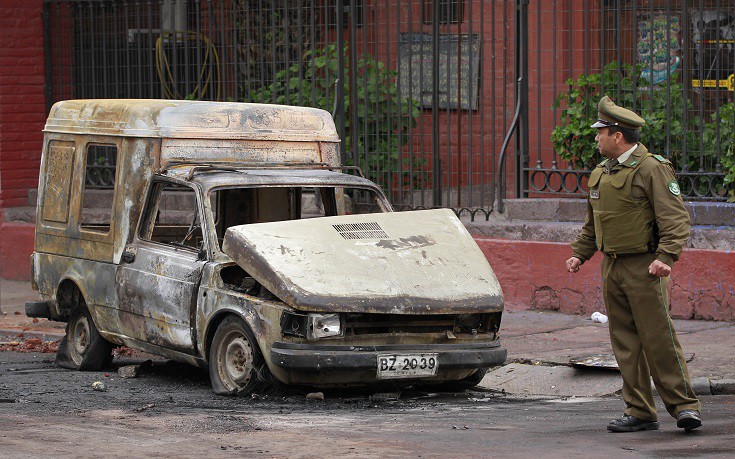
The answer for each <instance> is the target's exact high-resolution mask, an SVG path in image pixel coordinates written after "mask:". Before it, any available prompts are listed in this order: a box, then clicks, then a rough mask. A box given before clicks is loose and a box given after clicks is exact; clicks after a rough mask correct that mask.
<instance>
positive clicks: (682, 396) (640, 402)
mask: <svg viewBox="0 0 735 459" xmlns="http://www.w3.org/2000/svg"><path fill="white" fill-rule="evenodd" d="M655 259H656V254H647V253H644V254H640V255H624V256H618V257H613V256H610V255H605V257H604V259H603V261H602V290H603V296H604V299H605V307H606V309H607V314H608V318H609V327H610V341H611V343H612V348H613V352H614V353H615V359H616V360H617V362H618V367H619V368H620V373H621V375H622V377H623V400H624V401H625V405H626V408H625V414H627V415H630V416H635V417H637V418H639V419H642V420H646V421H655V420H657V418H658V416H657V413H656V404H655V402H654V400H653V390H652V388H651V378H653V382H654V384H655V385H656V389H657V390H658V393H659V395H660V396H661V399H662V400H663V402H664V405H665V407H666V411H668V412H669V414H670V415H671V416H673V417H676V415H677V414H678V413H679V412H680V411H682V410H701V405H700V403H699V400H697V398H696V396H695V395H694V391H693V390H692V386H691V382H690V378H689V370H688V369H687V365H686V361H685V359H684V354H683V353H682V350H681V346H680V345H679V340H678V338H677V337H676V332H675V331H674V324H673V322H672V321H671V318H670V317H669V311H668V285H669V278H668V277H663V278H660V277H657V276H653V275H651V274H649V273H648V266H649V265H650V264H651V262H653V261H654V260H655Z"/></svg>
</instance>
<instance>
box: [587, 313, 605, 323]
mask: <svg viewBox="0 0 735 459" xmlns="http://www.w3.org/2000/svg"><path fill="white" fill-rule="evenodd" d="M590 319H592V322H597V323H600V324H606V323H607V316H606V315H605V314H603V313H601V312H597V311H595V312H593V313H592V316H590Z"/></svg>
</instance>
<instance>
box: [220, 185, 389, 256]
mask: <svg viewBox="0 0 735 459" xmlns="http://www.w3.org/2000/svg"><path fill="white" fill-rule="evenodd" d="M209 199H210V201H209V202H210V208H211V209H212V217H213V218H214V226H215V230H216V233H217V241H218V244H219V246H220V247H221V246H222V239H223V238H224V235H225V231H227V228H229V227H231V226H238V225H249V224H254V223H267V222H277V221H284V220H300V219H305V218H318V217H332V216H337V215H351V214H370V213H378V212H387V211H388V209H386V208H385V206H384V204H383V202H382V200H381V198H380V196H379V195H378V194H377V193H376V192H375V191H374V190H371V189H365V188H354V187H334V186H331V187H329V186H324V187H303V186H272V187H233V188H218V189H215V190H213V191H212V192H211V193H210V195H209Z"/></svg>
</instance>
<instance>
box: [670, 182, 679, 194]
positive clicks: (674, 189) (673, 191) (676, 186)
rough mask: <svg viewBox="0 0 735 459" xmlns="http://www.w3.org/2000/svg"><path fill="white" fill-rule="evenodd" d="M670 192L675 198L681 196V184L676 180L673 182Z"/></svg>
mask: <svg viewBox="0 0 735 459" xmlns="http://www.w3.org/2000/svg"><path fill="white" fill-rule="evenodd" d="M669 191H670V192H671V194H673V195H674V196H679V195H680V194H681V190H680V189H679V184H678V183H676V180H672V181H670V182H669Z"/></svg>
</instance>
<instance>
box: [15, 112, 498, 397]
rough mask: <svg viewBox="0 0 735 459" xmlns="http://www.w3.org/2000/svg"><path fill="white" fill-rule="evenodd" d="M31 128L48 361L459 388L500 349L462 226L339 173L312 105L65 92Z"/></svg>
mask: <svg viewBox="0 0 735 459" xmlns="http://www.w3.org/2000/svg"><path fill="white" fill-rule="evenodd" d="M44 133H45V137H44V145H43V155H42V164H41V176H40V183H39V194H38V207H37V209H38V210H37V212H38V214H37V219H36V239H35V251H34V254H33V258H32V269H33V273H32V274H33V287H34V288H35V289H36V290H37V291H38V292H39V293H40V294H41V301H36V302H30V303H28V304H27V305H26V313H27V315H28V316H31V317H48V318H50V319H54V320H60V321H65V322H67V327H66V336H65V338H64V339H63V340H62V343H61V345H60V347H59V352H58V354H57V362H58V363H59V364H60V365H62V366H65V367H69V368H74V369H80V370H96V369H100V368H103V367H105V366H106V365H108V364H109V363H110V361H111V358H112V353H111V351H112V349H113V347H115V346H128V347H131V348H134V349H138V350H142V351H145V352H149V353H152V354H157V355H160V356H164V357H166V358H170V359H174V360H178V361H182V362H188V363H190V364H193V365H198V366H200V367H203V368H208V370H209V373H210V377H211V382H212V387H213V389H214V391H215V392H217V393H221V394H234V393H241V392H248V391H251V390H253V389H254V388H256V387H257V386H259V385H260V384H262V383H263V382H264V381H266V380H272V379H270V378H274V379H275V380H277V381H280V382H282V383H285V384H304V385H312V386H323V387H330V386H331V387H334V386H346V385H357V384H360V385H362V384H365V383H380V382H391V383H397V384H405V385H410V384H422V383H423V384H438V383H444V384H452V385H455V386H456V387H464V386H467V387H469V386H472V385H474V384H476V383H477V382H479V381H480V379H482V376H483V375H484V372H485V370H486V369H487V368H488V367H491V366H494V365H498V364H501V363H502V362H504V360H505V357H506V351H505V349H504V348H503V347H501V346H500V342H499V339H498V328H499V326H500V320H501V314H502V310H503V295H502V292H501V289H500V286H499V284H498V281H497V279H496V277H495V274H494V273H493V271H492V269H491V268H490V265H489V264H488V263H487V261H486V259H485V257H484V256H483V254H482V252H481V251H480V249H479V248H478V246H477V245H476V243H475V242H474V240H473V239H472V237H471V236H470V235H469V233H468V232H467V231H466V229H465V228H464V226H463V225H462V223H461V222H460V221H459V220H458V219H457V217H456V216H455V215H454V213H453V212H452V211H451V210H447V209H436V210H425V211H413V212H400V213H399V212H393V211H392V208H391V205H390V203H389V202H388V201H387V199H386V197H385V195H384V194H383V192H382V191H381V189H380V188H379V187H378V186H376V185H375V184H374V183H373V182H371V181H369V180H367V179H365V178H363V177H361V176H358V175H353V174H348V173H345V171H344V170H343V169H342V168H341V167H340V159H339V158H340V156H339V137H338V135H337V132H336V130H335V126H334V123H333V121H332V118H331V117H330V115H329V113H327V112H325V111H322V110H318V109H312V108H303V107H286V106H276V105H261V104H242V103H226V102H225V103H218V102H200V101H171V100H121V99H118V100H71V101H63V102H59V103H57V104H55V105H54V106H53V108H52V109H51V112H50V115H49V117H48V121H47V123H46V127H45V130H44Z"/></svg>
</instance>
